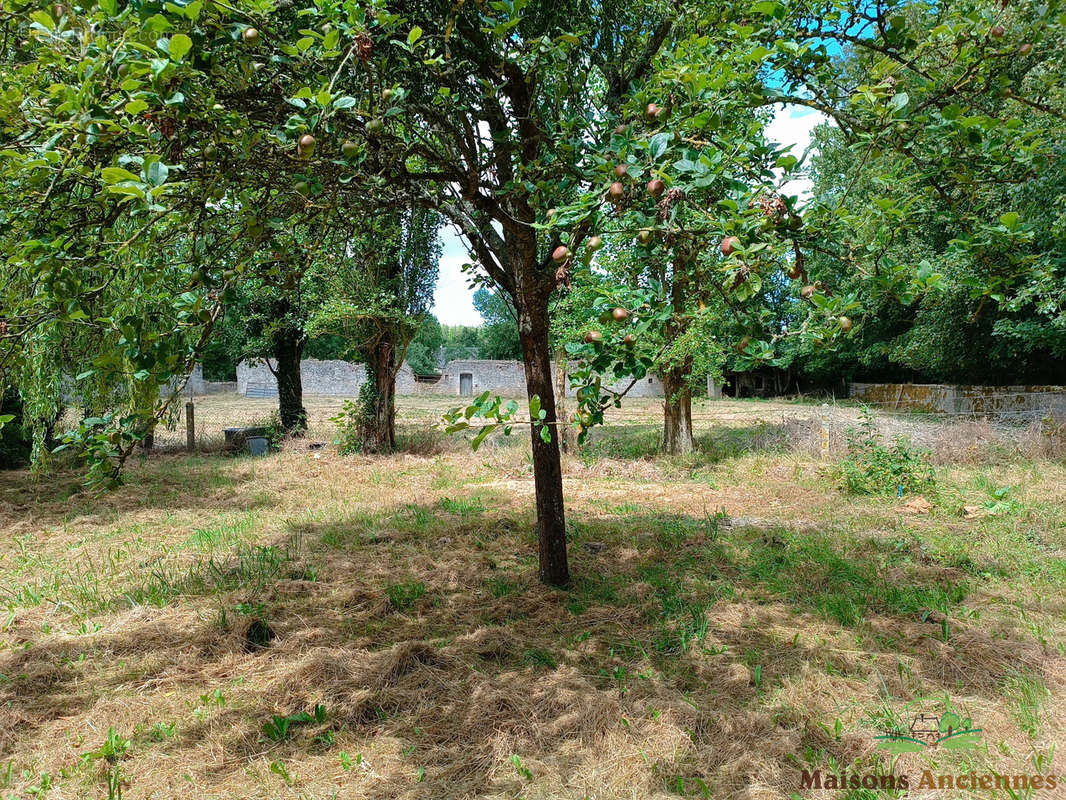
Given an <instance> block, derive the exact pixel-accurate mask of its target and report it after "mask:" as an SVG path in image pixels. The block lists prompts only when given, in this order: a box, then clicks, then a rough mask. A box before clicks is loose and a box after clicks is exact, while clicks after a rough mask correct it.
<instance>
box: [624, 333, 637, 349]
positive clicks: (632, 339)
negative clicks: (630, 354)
mask: <svg viewBox="0 0 1066 800" xmlns="http://www.w3.org/2000/svg"><path fill="white" fill-rule="evenodd" d="M636 342H637V337H636V336H634V335H633V334H632V333H627V334H626V335H625V336H624V337H622V343H623V344H624V345H625V346H626V347H632V346H633V345H634V344H636Z"/></svg>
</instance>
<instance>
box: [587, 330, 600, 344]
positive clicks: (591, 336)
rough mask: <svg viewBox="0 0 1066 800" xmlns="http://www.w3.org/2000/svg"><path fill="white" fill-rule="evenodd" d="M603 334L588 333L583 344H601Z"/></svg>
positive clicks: (597, 332)
mask: <svg viewBox="0 0 1066 800" xmlns="http://www.w3.org/2000/svg"><path fill="white" fill-rule="evenodd" d="M602 341H603V334H602V333H600V332H599V331H589V332H588V333H586V334H585V343H586V344H592V343H593V342H602Z"/></svg>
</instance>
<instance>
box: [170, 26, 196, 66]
mask: <svg viewBox="0 0 1066 800" xmlns="http://www.w3.org/2000/svg"><path fill="white" fill-rule="evenodd" d="M191 49H192V39H190V38H189V37H188V36H186V35H185V34H184V33H175V34H174V35H173V36H171V37H170V57H171V59H173V60H174V61H181V60H182V59H183V58H185V54H186V53H188V52H189V51H190V50H191Z"/></svg>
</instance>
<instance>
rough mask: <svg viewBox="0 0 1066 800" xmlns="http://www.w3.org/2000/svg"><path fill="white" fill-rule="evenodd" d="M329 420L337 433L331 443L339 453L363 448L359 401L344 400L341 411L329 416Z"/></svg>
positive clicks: (348, 453) (348, 452) (361, 415)
mask: <svg viewBox="0 0 1066 800" xmlns="http://www.w3.org/2000/svg"><path fill="white" fill-rule="evenodd" d="M329 421H330V422H332V423H333V424H334V425H336V426H337V433H336V434H335V435H334V437H333V444H335V445H336V446H337V451H338V452H339V453H340V454H341V455H345V456H347V455H351V454H352V453H360V452H362V450H363V437H362V433H361V430H362V425H363V409H362V405H361V404H360V403H357V402H355V401H353V400H345V401H344V405H343V406H342V407H341V412H340V413H339V414H337V415H336V416H333V417H330V418H329Z"/></svg>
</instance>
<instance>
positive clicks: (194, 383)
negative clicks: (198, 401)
mask: <svg viewBox="0 0 1066 800" xmlns="http://www.w3.org/2000/svg"><path fill="white" fill-rule="evenodd" d="M235 391H237V384H236V382H234V381H207V380H204V368H203V365H201V364H197V365H196V366H195V367H193V368H192V372H190V373H189V380H187V381H186V382H185V388H184V389H182V392H181V393H182V394H183V395H188V396H190V397H193V396H198V395H205V394H224V393H225V392H235Z"/></svg>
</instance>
